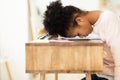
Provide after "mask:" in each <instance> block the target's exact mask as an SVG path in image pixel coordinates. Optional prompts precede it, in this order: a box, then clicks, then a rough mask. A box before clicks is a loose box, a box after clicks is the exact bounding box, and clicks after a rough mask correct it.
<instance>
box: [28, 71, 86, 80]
mask: <svg viewBox="0 0 120 80" xmlns="http://www.w3.org/2000/svg"><path fill="white" fill-rule="evenodd" d="M83 77H85V74H81V73H80V74H78V73H77V74H76V73H75V74H72V73H69V74H67V73H59V74H58V80H81V79H82V78H83ZM29 80H40V74H36V75H33V74H30V77H29ZM45 80H55V79H54V74H52V73H51V74H50V73H49V74H46V76H45Z"/></svg>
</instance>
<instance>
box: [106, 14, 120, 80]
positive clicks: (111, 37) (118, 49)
mask: <svg viewBox="0 0 120 80" xmlns="http://www.w3.org/2000/svg"><path fill="white" fill-rule="evenodd" d="M105 36H106V42H107V44H108V46H109V47H110V49H111V52H112V55H113V59H114V63H115V68H114V80H120V19H119V18H118V17H116V16H114V15H112V17H110V21H109V22H108V29H107V30H106V32H105Z"/></svg>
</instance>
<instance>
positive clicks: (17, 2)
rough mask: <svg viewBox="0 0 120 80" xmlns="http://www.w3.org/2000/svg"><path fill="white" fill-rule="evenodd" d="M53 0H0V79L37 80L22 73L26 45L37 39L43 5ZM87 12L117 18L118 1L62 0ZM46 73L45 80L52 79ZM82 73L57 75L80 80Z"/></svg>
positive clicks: (64, 3) (119, 1) (118, 10)
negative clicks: (104, 12)
mask: <svg viewBox="0 0 120 80" xmlns="http://www.w3.org/2000/svg"><path fill="white" fill-rule="evenodd" d="M51 1H55V0H0V80H35V79H36V80H39V75H33V74H29V73H26V72H25V58H26V57H25V43H26V42H28V41H31V40H34V39H36V37H37V36H38V35H39V30H40V29H42V28H43V27H44V26H43V24H42V19H43V14H44V11H45V10H46V5H48V4H49V3H50V2H51ZM61 1H62V3H63V5H74V6H76V7H79V8H81V9H86V10H96V9H100V10H107V9H109V10H112V11H113V12H115V13H116V14H117V15H120V0H61ZM53 77H54V75H53V74H48V75H47V76H46V80H54V78H53ZM82 77H84V74H59V80H80V78H82Z"/></svg>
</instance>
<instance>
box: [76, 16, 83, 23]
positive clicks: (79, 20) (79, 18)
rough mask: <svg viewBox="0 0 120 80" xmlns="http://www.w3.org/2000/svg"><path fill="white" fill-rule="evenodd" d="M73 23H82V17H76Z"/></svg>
mask: <svg viewBox="0 0 120 80" xmlns="http://www.w3.org/2000/svg"><path fill="white" fill-rule="evenodd" d="M75 21H76V22H77V23H79V22H82V21H84V20H83V18H82V17H76V18H75Z"/></svg>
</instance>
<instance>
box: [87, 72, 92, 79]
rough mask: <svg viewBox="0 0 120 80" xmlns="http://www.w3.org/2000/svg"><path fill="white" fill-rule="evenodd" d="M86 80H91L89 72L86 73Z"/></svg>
mask: <svg viewBox="0 0 120 80" xmlns="http://www.w3.org/2000/svg"><path fill="white" fill-rule="evenodd" d="M86 80H91V74H90V73H89V72H88V73H86Z"/></svg>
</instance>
